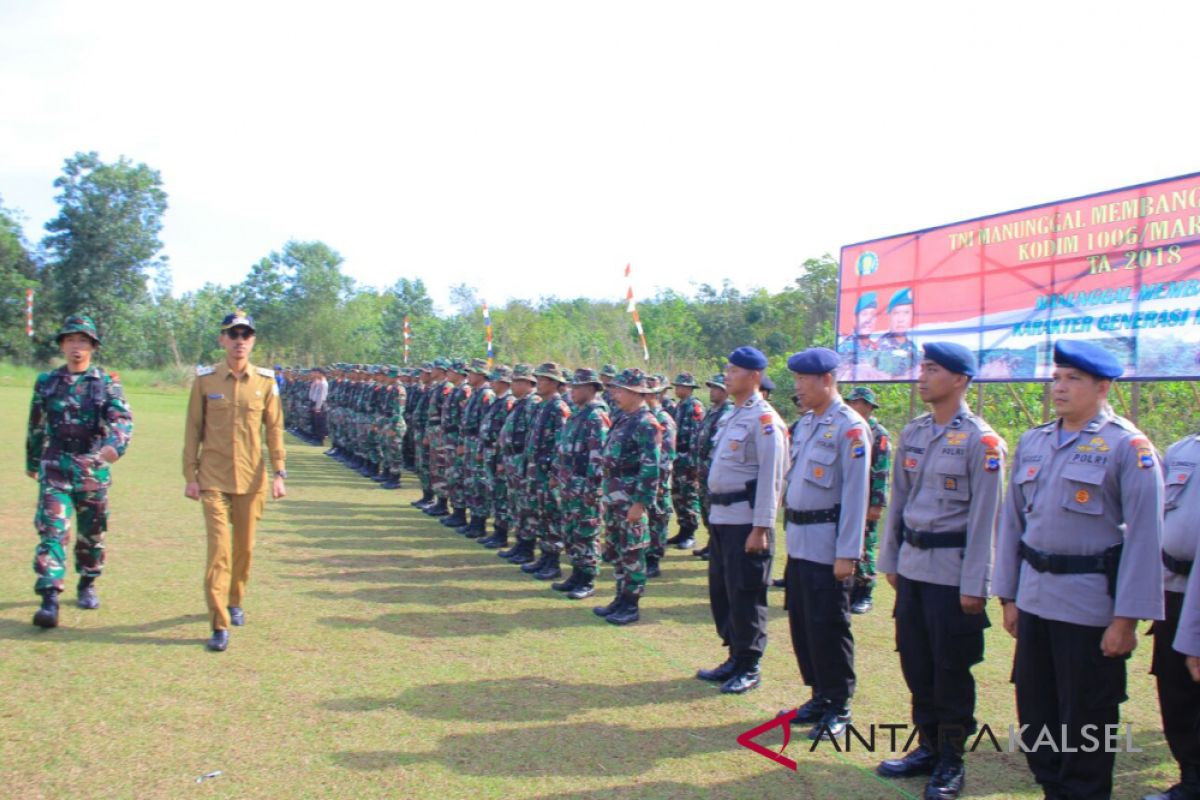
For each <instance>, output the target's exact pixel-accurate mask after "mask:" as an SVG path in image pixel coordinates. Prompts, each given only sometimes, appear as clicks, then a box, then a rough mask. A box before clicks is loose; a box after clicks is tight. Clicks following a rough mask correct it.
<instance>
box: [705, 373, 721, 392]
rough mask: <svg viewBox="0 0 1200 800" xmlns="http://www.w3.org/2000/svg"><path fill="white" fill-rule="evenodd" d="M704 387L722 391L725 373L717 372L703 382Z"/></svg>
mask: <svg viewBox="0 0 1200 800" xmlns="http://www.w3.org/2000/svg"><path fill="white" fill-rule="evenodd" d="M704 385H705V386H715V387H716V388H718V389H724V388H725V373H723V372H718V373H717V374H716V375H713V376H712V377H711V378H709V379H708V380H706V381H705V382H704Z"/></svg>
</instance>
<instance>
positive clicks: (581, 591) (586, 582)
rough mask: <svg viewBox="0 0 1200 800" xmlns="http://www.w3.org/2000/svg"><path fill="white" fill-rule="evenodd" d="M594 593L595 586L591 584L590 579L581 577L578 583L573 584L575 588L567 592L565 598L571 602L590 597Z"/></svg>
mask: <svg viewBox="0 0 1200 800" xmlns="http://www.w3.org/2000/svg"><path fill="white" fill-rule="evenodd" d="M595 593H596V585H595V584H594V583H592V579H591V578H588V577H583V578H581V579H580V581H579V583H577V584H575V588H574V589H572V590H571V591H569V592H567V597H569V598H571V599H572V600H583V599H584V598H586V597H591V596H592V595H594V594H595Z"/></svg>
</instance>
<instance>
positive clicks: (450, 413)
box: [441, 358, 472, 528]
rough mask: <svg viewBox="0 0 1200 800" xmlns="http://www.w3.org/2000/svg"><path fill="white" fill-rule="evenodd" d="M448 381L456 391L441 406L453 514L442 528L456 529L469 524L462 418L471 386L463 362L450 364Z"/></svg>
mask: <svg viewBox="0 0 1200 800" xmlns="http://www.w3.org/2000/svg"><path fill="white" fill-rule="evenodd" d="M446 379H447V380H448V381H450V384H451V386H453V387H454V388H453V389H452V390H451V392H450V394H449V395H447V397H446V399H445V401H444V402H443V403H442V434H443V437H444V438H443V447H445V450H446V455H445V458H446V491H447V495H448V497H449V498H450V505H451V507H452V509H453V513H452V514H450V516H448V517H446V518H445V519H443V520H442V521H441V522H442V524H443V525H445V526H446V527H449V528H457V527H458V526H459V525H465V524H466V523H467V498H466V494H467V493H466V486H465V485H464V483H463V465H464V456H465V451H464V450H463V449H462V443H463V434H462V424H463V414H464V412H465V411H466V410H467V403H468V402H469V401H470V399H471V393H472V390H471V385H470V384H469V383H467V364H466V362H465V361H463V360H462V359H461V358H456V359H454V360H453V361H451V362H450V368H449V369H448V370H446Z"/></svg>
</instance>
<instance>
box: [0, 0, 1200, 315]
mask: <svg viewBox="0 0 1200 800" xmlns="http://www.w3.org/2000/svg"><path fill="white" fill-rule="evenodd" d="M904 5H906V6H909V5H911V6H912V8H909V9H907V10H906V9H902V8H900V6H901V4H896V3H875V2H859V3H854V4H849V3H835V4H800V3H766V2H764V3H739V4H730V3H713V2H686V3H675V2H658V3H654V2H644V0H643V2H619V1H618V2H611V3H605V4H583V3H573V2H562V0H558V1H557V2H511V3H496V2H481V3H475V2H438V3H430V2H420V3H416V2H398V3H393V4H380V3H363V2H343V3H337V4H329V3H306V2H287V3H275V2H239V3H232V2H213V3H207V4H204V5H198V4H186V5H185V4H180V3H163V2H156V3H145V2H120V0H115V1H114V2H107V3H85V2H59V1H57V0H42V1H41V2H37V3H16V2H2V3H0V103H2V106H0V107H3V109H4V113H3V116H2V117H0V197H2V198H3V202H4V204H5V205H6V206H7V207H10V208H18V209H20V210H21V211H22V212H23V213H24V215H25V217H26V229H27V232H28V235H29V237H30V239H31V240H35V241H36V240H37V239H40V238H41V236H42V233H43V232H42V228H41V226H42V224H43V223H44V222H45V221H46V220H47V219H49V218H50V217H51V216H53V214H54V212H55V205H54V201H53V196H54V190H53V187H52V185H51V184H52V182H53V180H54V178H55V177H56V176H57V175H58V174H59V172H60V170H61V166H62V162H63V160H64V159H65V158H66V157H68V156H69V155H71V154H72V153H74V152H75V151H77V150H98V151H99V152H100V153H101V155H102V157H104V158H105V159H115V158H116V157H117V156H119V155H122V154H123V155H127V156H129V157H131V158H133V159H135V160H137V161H144V162H146V163H148V164H150V165H151V166H153V167H155V168H157V169H159V170H160V171H161V172H162V175H163V178H164V181H165V188H166V190H167V191H168V193H169V195H170V203H171V208H170V210H169V211H168V213H167V216H166V219H165V226H164V229H163V241H164V243H165V245H166V253H167V255H168V256H169V257H170V260H171V263H172V265H173V275H174V285H175V288H176V291H182V290H186V289H191V288H195V287H196V286H198V285H200V284H202V283H203V282H205V281H215V282H219V283H232V282H235V281H238V280H240V279H241V278H242V277H243V276H244V275H245V273H246V271H247V269H248V268H249V265H250V264H251V263H253V262H254V261H256V260H257V259H258V258H260V257H261V256H263V255H265V254H267V253H268V252H269V251H271V250H273V249H278V248H279V247H280V246H281V245H282V244H283V243H284V242H285V241H286V240H287V239H289V238H297V239H322V240H324V241H326V242H328V243H329V244H330V245H332V246H334V247H335V248H337V249H338V250H339V251H340V252H341V253H342V255H343V256H345V258H346V265H345V269H346V271H347V273H349V274H350V275H352V276H353V277H354V278H355V279H356V280H358V281H360V282H362V283H365V284H369V285H374V286H383V285H386V284H389V283H391V282H393V281H394V280H395V279H396V278H397V277H400V276H404V277H409V278H416V277H419V278H423V279H424V280H425V281H426V283H427V284H428V285H429V286H430V289H431V291H432V294H433V295H434V298H435V300H436V301H437V302H439V303H440V304H442V305H445V304H446V302H447V300H448V289H449V287H450V286H451V285H453V284H456V283H460V282H465V283H468V284H470V285H472V286H475V287H476V288H478V290H479V292H480V294H481V295H482V296H483V297H484V298H486V299H488V300H489V301H490V302H491V303H492V304H493V305H498V304H500V303H503V302H504V300H505V299H507V298H509V297H537V296H540V295H548V294H554V295H559V296H579V295H582V296H589V297H613V298H614V299H620V298H621V297H623V295H624V290H625V285H624V278H623V276H622V272H623V269H624V265H625V264H626V262H631V263H632V264H633V268H634V276H635V284H636V290H637V292H638V294H639V296H643V297H644V296H647V295H650V294H652V293H653V292H654V290H655V289H656V288H658V287H671V288H674V289H677V290H681V291H685V292H686V291H690V289H691V287H692V286H693V285H694V284H695V283H698V282H709V283H720V282H721V281H722V280H725V279H729V280H732V281H733V282H734V284H735V285H738V286H740V287H751V286H766V287H768V288H772V289H776V288H780V287H782V286H784V285H785V284H787V283H789V282H790V281H791V280H792V279H793V278H794V277H795V275H796V274H797V267H798V265H799V264H800V263H801V262H802V261H803V260H804V259H805V258H808V257H810V256H816V255H820V254H822V253H824V252H832V253H834V254H836V253H837V251H838V248H839V247H840V246H841V245H842V244H846V243H848V242H853V241H859V240H862V239H867V238H873V237H876V236H883V235H887V234H893V233H899V232H903V231H907V230H912V229H916V228H923V227H928V226H931V225H937V224H941V223H944V222H950V221H954V220H958V219H963V218H967V217H973V216H977V215H980V214H987V213H992V212H998V211H1003V210H1006V209H1009V208H1014V207H1019V206H1025V205H1031V204H1034V203H1038V202H1043V201H1049V200H1054V199H1057V198H1061V197H1068V196H1073V195H1077V194H1083V193H1087V192H1093V191H1099V190H1103V189H1108V188H1113V187H1117V186H1123V185H1126V184H1131V183H1139V182H1142V181H1146V180H1151V179H1155V178H1161V177H1166V176H1170V175H1176V174H1180V173H1184V172H1192V171H1196V170H1198V169H1200V155H1198V151H1197V148H1196V144H1195V141H1196V139H1195V131H1196V130H1197V122H1198V121H1200V119H1198V117H1200V111H1198V110H1197V107H1196V104H1195V103H1194V102H1193V101H1192V98H1191V95H1192V92H1191V91H1190V87H1191V84H1192V81H1193V77H1194V74H1195V70H1194V61H1195V48H1194V44H1193V43H1192V42H1190V41H1189V40H1188V36H1189V35H1190V34H1191V32H1192V31H1194V30H1195V29H1196V27H1197V23H1198V22H1200V7H1198V4H1195V3H1155V2H1142V3H1138V4H1136V5H1134V4H1129V3H1108V2H1089V3H1059V4H1048V3H1044V2H1042V3H1032V2H1025V0H1015V1H1009V2H1004V3H961V2H958V3H941V2H938V3H923V4H904ZM818 6H820V7H818ZM826 6H828V7H826Z"/></svg>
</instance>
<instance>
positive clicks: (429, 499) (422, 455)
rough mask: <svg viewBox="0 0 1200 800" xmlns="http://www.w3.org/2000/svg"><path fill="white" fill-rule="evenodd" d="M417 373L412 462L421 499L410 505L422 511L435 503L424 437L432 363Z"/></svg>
mask: <svg viewBox="0 0 1200 800" xmlns="http://www.w3.org/2000/svg"><path fill="white" fill-rule="evenodd" d="M418 372H419V375H420V383H419V384H418V385H419V386H420V391H419V393H418V394H417V397H416V399H415V400H414V401H413V410H412V425H413V427H412V433H413V461H414V462H415V466H416V472H417V477H418V479H420V481H421V497H420V499H417V500H414V501H413V502H412V505H413V506H415V507H417V508H419V509H421V510H422V511H424V510H425V509H426V508H428V507H429V506H431V505H433V504H434V503H435V502H436V499H435V498H434V496H433V482H432V480H431V476H430V472H429V443H428V438H427V436H426V426H427V425H428V423H429V405H430V404H429V400H430V398H431V397H432V396H433V362H432V361H426V362H425V363H424V364H423V365H422V366H421V368H420V370H419V371H418Z"/></svg>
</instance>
